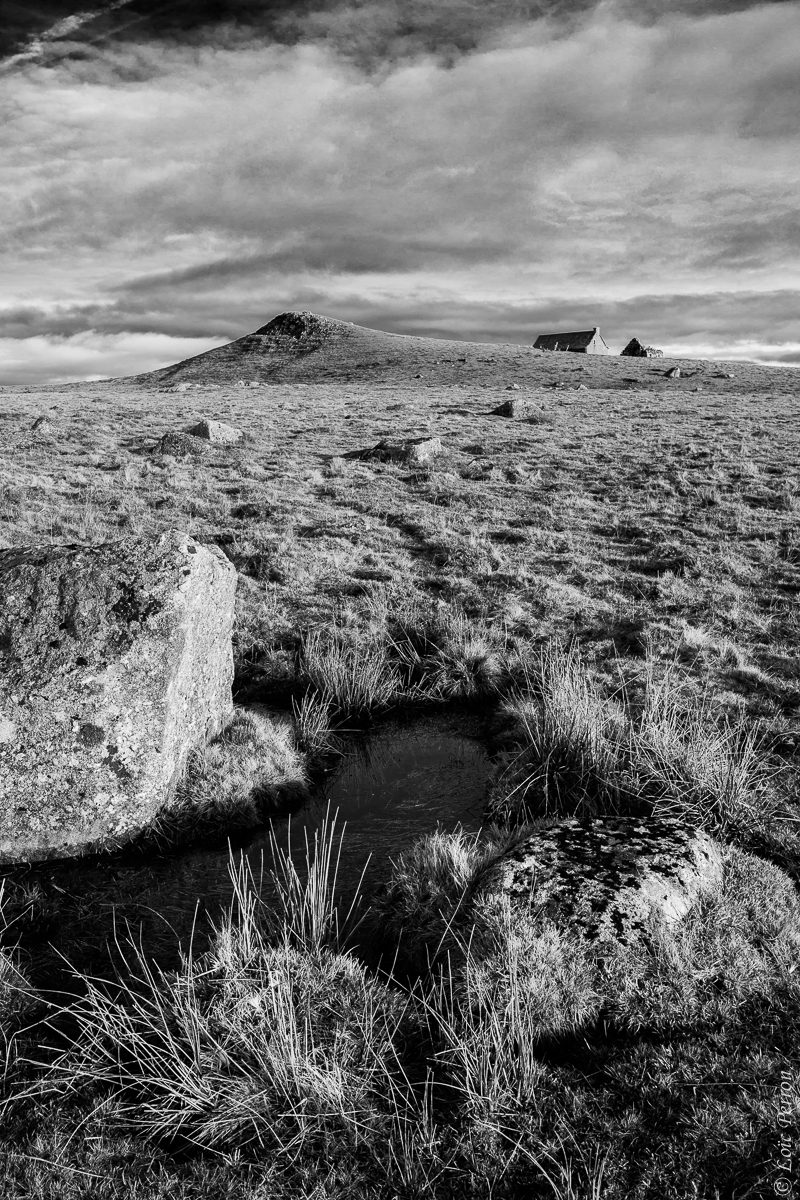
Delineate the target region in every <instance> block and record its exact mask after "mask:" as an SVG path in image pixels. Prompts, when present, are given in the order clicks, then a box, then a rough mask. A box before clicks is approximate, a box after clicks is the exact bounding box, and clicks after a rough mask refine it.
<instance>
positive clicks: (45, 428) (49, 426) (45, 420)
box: [31, 417, 54, 437]
mask: <svg viewBox="0 0 800 1200" xmlns="http://www.w3.org/2000/svg"><path fill="white" fill-rule="evenodd" d="M53 432H54V429H53V423H52V421H51V420H50V418H49V417H37V418H36V420H35V421H34V422H33V424H32V425H31V433H38V434H39V436H40V437H44V436H46V435H47V434H49V433H53Z"/></svg>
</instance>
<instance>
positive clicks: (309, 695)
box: [292, 692, 338, 759]
mask: <svg viewBox="0 0 800 1200" xmlns="http://www.w3.org/2000/svg"><path fill="white" fill-rule="evenodd" d="M292 715H293V717H294V728H295V740H296V742H297V745H298V746H299V748H300V749H301V750H302V751H303V752H304V753H305V754H307V755H308V757H309V758H311V759H314V758H317V759H318V758H323V757H324V756H326V755H328V754H330V753H331V752H332V751H335V750H336V749H338V747H337V743H336V739H335V735H334V733H333V723H334V717H333V700H332V698H331V697H330V696H329V695H327V694H326V693H322V694H320V693H318V692H306V693H305V694H304V695H303V697H302V698H301V700H300V701H299V702H298V701H293V702H292Z"/></svg>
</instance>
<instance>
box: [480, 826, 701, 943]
mask: <svg viewBox="0 0 800 1200" xmlns="http://www.w3.org/2000/svg"><path fill="white" fill-rule="evenodd" d="M721 880H722V854H721V850H720V848H719V846H718V845H717V843H716V842H715V841H713V840H712V838H710V837H709V836H708V835H707V834H705V833H703V831H702V830H699V829H695V828H693V827H691V826H686V825H685V824H683V823H681V822H680V821H679V820H673V819H671V818H668V817H642V818H633V817H616V818H611V817H605V818H594V819H587V820H576V819H573V820H565V821H560V822H559V823H558V824H555V825H550V826H547V827H545V828H542V829H540V830H538V831H537V832H536V833H534V834H532V835H531V836H530V837H527V838H525V839H524V840H523V841H522V842H520V843H519V844H518V845H516V846H515V847H514V848H513V849H511V850H510V851H508V853H507V854H506V855H504V856H503V857H502V858H501V859H500V860H499V861H498V862H497V863H496V864H495V865H494V866H492V867H491V868H490V870H489V872H488V874H487V875H486V876H485V878H484V879H483V881H482V887H481V890H482V892H483V893H484V895H486V894H500V895H505V896H508V897H509V899H510V900H511V902H512V905H514V906H522V907H524V908H526V909H532V910H535V911H536V912H537V913H538V914H540V915H542V916H544V917H549V918H551V919H552V920H553V921H555V922H556V923H557V924H561V925H564V924H567V925H568V926H569V927H570V928H571V929H573V930H574V931H575V932H578V933H581V934H584V935H586V936H588V937H590V938H592V939H597V940H602V939H609V938H612V939H615V940H621V941H625V940H627V939H628V938H629V937H631V936H635V935H636V934H637V933H639V932H641V931H642V930H643V929H644V928H645V927H646V926H647V923H648V922H649V920H650V919H651V918H652V916H653V915H655V916H657V917H659V918H661V919H662V920H664V921H665V922H667V923H668V924H672V923H674V922H675V921H677V920H679V919H680V918H681V917H682V916H683V915H684V914H685V913H686V912H687V911H688V909H689V908H690V906H691V905H692V904H693V903H694V901H695V900H696V899H697V897H698V896H700V895H701V894H702V893H704V892H707V891H710V890H713V889H714V888H715V887H717V886H718V885H719V884H720V883H721Z"/></svg>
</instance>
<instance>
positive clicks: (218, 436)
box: [186, 420, 244, 446]
mask: <svg viewBox="0 0 800 1200" xmlns="http://www.w3.org/2000/svg"><path fill="white" fill-rule="evenodd" d="M186 432H187V433H188V434H189V435H190V436H191V437H196V438H203V439H204V440H205V441H207V442H214V443H215V444H216V445H218V446H233V445H235V443H236V442H241V440H242V439H243V437H244V434H243V433H242V431H241V429H236V428H235V427H234V426H233V425H226V424H225V422H224V421H205V420H204V421H198V422H197V424H196V425H193V426H192V428H191V429H187V430H186Z"/></svg>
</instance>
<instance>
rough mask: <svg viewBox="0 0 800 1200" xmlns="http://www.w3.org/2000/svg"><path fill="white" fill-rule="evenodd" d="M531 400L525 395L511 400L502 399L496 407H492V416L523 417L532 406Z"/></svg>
mask: <svg viewBox="0 0 800 1200" xmlns="http://www.w3.org/2000/svg"><path fill="white" fill-rule="evenodd" d="M534 407H535V406H534V404H533V401H532V400H530V399H529V398H528V397H527V396H526V397H522V396H520V397H518V398H517V397H515V398H514V399H513V400H504V401H503V403H502V404H499V405H498V406H497V408H493V409H492V416H496V417H524V416H527V414H528V413H529V412H530V411H531V410H532V409H533V408H534Z"/></svg>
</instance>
